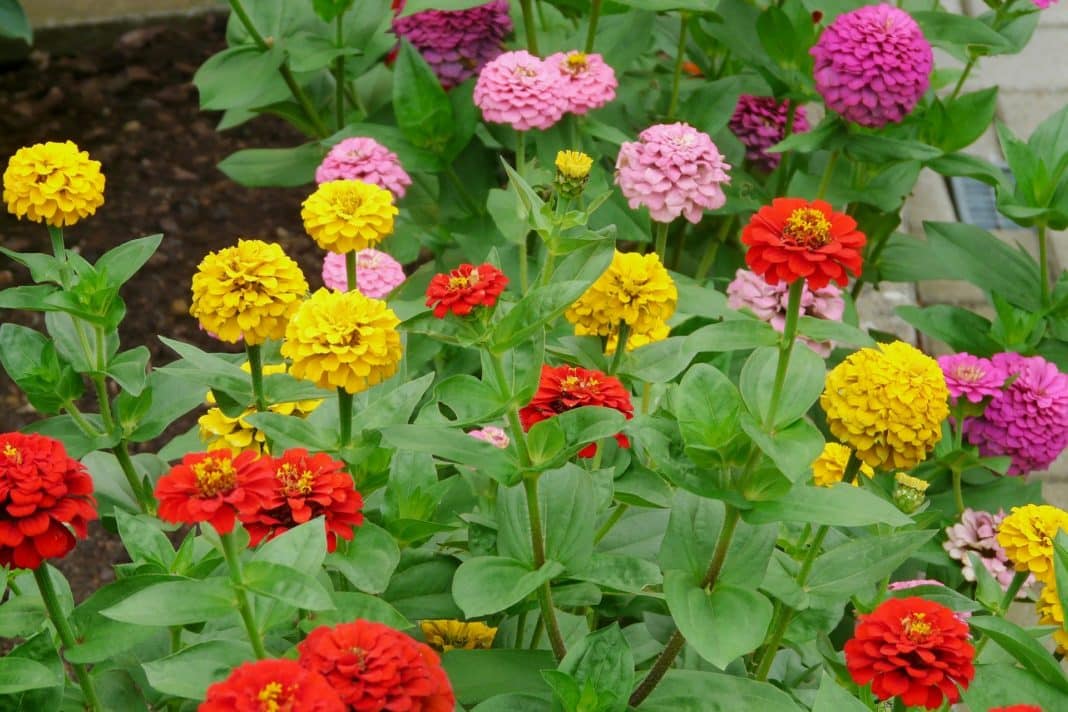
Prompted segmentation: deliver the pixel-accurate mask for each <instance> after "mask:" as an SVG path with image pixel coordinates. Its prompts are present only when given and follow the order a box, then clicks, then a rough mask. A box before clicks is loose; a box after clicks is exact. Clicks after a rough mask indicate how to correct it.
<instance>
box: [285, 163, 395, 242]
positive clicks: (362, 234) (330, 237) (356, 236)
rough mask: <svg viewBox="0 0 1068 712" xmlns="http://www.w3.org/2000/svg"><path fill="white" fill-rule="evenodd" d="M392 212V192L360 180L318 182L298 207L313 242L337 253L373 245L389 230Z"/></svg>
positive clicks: (388, 233) (393, 209)
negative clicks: (301, 205)
mask: <svg viewBox="0 0 1068 712" xmlns="http://www.w3.org/2000/svg"><path fill="white" fill-rule="evenodd" d="M396 215H397V208H396V207H395V206H394V205H393V194H392V193H390V192H389V191H388V190H386V189H385V188H379V187H378V186H377V185H372V184H371V183H364V182H363V181H360V180H334V181H330V182H328V183H321V184H320V185H319V187H318V188H317V189H316V191H315V192H314V193H312V194H311V195H310V196H308V199H307V200H305V201H304V204H303V207H302V209H301V211H300V216H301V218H303V220H304V229H305V230H307V231H308V234H309V235H311V236H312V239H314V240H315V242H316V244H318V245H319V247H321V248H322V249H324V250H329V251H330V252H339V253H345V252H354V251H357V250H363V249H366V248H368V247H374V246H375V245H377V244H378V243H380V242H381V241H382V240H384V239H385V238H387V237H389V235H390V234H392V233H393V218H394V216H396Z"/></svg>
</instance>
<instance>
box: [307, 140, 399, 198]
mask: <svg viewBox="0 0 1068 712" xmlns="http://www.w3.org/2000/svg"><path fill="white" fill-rule="evenodd" d="M342 179H344V180H362V181H363V182H364V183H372V184H374V185H377V186H378V187H379V188H384V189H386V190H388V191H389V192H390V193H393V197H394V198H396V199H400V198H403V197H404V191H405V190H407V188H408V186H410V185H411V184H412V179H411V178H410V177H409V176H408V174H407V173H406V172H405V171H404V168H402V167H401V164H400V159H398V158H397V154H395V153H393V151H390V150H389V149H388V148H386V147H385V146H383V145H382V144H380V143H379V142H378V141H375V140H374V139H373V138H363V137H357V138H347V139H345V140H344V141H341V142H340V143H338V144H337V145H336V146H334V147H333V148H331V149H330V152H329V153H327V154H326V158H324V159H323V162H322V163H320V164H319V167H318V168H317V169H316V170H315V182H316V183H328V182H330V181H332V180H342Z"/></svg>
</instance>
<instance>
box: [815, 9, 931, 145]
mask: <svg viewBox="0 0 1068 712" xmlns="http://www.w3.org/2000/svg"><path fill="white" fill-rule="evenodd" d="M810 53H811V54H812V56H813V57H814V58H815V60H816V63H815V67H814V70H813V74H814V77H815V80H816V91H818V92H819V93H820V95H821V96H822V97H823V101H824V102H825V103H826V104H827V108H829V109H831V110H833V111H836V112H838V113H839V114H841V115H842V116H843V117H845V118H846V119H847V120H849V121H852V122H854V123H857V124H860V125H861V126H868V127H871V128H879V127H881V126H884V125H886V124H888V123H891V122H893V123H897V122H899V121H901V120H902V119H903V118H905V116H906V115H908V113H909V112H910V111H912V109H913V107H915V106H916V103H917V102H918V101H919V100H920V97H921V96H923V93H924V92H925V91H927V86H928V84H929V83H930V76H931V67H932V66H933V64H934V54H933V53H932V52H931V45H930V43H929V42H928V41H927V39H926V38H924V36H923V31H922V30H921V29H920V26H919V25H917V24H916V21H915V20H913V19H912V16H910V15H909V14H908V13H907V12H905V11H904V10H900V9H898V8H896V7H894V6H893V5H887V4H883V5H866V6H864V7H861V8H857V9H856V10H853V11H851V12H846V13H843V14H841V15H839V16H838V17H837V18H835V20H834V22H832V23H831V24H830V25H829V26H828V27H827V28H826V29H825V30H824V31H823V33H822V34H821V35H820V38H819V40H818V41H817V42H816V45H815V46H814V47H813V48H812V49H811V50H810Z"/></svg>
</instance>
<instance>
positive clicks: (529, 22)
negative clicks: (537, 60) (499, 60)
mask: <svg viewBox="0 0 1068 712" xmlns="http://www.w3.org/2000/svg"><path fill="white" fill-rule="evenodd" d="M532 3H533V0H519V5H520V7H521V8H522V10H523V31H524V32H525V33H526V35H527V50H528V51H529V52H530V53H531V54H532V55H534V56H535V57H537V56H539V55H538V30H537V28H536V27H535V26H534V8H533V4H532Z"/></svg>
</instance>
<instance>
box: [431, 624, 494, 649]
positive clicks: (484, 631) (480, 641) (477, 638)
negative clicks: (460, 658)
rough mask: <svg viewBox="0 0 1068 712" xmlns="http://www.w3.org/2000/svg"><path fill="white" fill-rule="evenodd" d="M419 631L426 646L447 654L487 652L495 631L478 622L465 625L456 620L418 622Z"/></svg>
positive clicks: (491, 644) (490, 646)
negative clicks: (468, 651) (452, 651)
mask: <svg viewBox="0 0 1068 712" xmlns="http://www.w3.org/2000/svg"><path fill="white" fill-rule="evenodd" d="M419 629H420V630H421V631H423V638H424V639H425V640H426V642H427V645H429V646H430V647H432V648H434V649H435V650H440V651H441V652H448V651H450V650H478V649H482V650H488V649H490V648H492V647H493V638H494V637H495V636H496V635H497V629H496V628H491V627H490V626H488V625H486V624H485V623H482V622H480V621H472V622H470V623H465V622H463V621H457V620H426V621H420V623H419Z"/></svg>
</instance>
